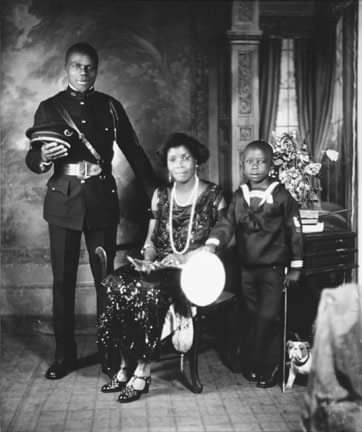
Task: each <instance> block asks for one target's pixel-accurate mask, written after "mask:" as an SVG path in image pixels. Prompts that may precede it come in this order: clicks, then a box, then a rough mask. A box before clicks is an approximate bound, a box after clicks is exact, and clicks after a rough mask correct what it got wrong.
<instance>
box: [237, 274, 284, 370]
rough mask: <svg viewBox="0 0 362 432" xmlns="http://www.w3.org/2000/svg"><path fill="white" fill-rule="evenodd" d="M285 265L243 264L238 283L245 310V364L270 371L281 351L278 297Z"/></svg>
mask: <svg viewBox="0 0 362 432" xmlns="http://www.w3.org/2000/svg"><path fill="white" fill-rule="evenodd" d="M284 277H285V274H284V267H283V266H272V267H259V268H253V269H250V268H243V269H242V273H241V287H242V293H243V297H244V302H245V308H246V312H247V318H248V319H247V321H248V332H247V337H246V345H247V347H246V353H247V355H248V359H247V365H248V367H249V368H250V369H253V370H255V371H256V372H257V373H269V372H270V371H271V369H272V368H273V367H274V366H275V365H277V364H279V362H280V354H281V325H282V323H281V317H280V314H281V299H282V293H283V283H284Z"/></svg>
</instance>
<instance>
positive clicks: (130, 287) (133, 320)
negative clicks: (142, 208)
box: [98, 133, 225, 403]
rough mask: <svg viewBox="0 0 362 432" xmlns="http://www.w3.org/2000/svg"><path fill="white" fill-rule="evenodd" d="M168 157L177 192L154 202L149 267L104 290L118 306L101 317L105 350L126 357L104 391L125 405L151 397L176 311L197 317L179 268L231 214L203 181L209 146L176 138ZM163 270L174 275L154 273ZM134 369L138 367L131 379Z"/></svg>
mask: <svg viewBox="0 0 362 432" xmlns="http://www.w3.org/2000/svg"><path fill="white" fill-rule="evenodd" d="M160 156H161V158H162V163H163V164H164V165H165V166H166V167H167V169H168V172H169V180H170V183H171V185H172V186H170V187H160V188H158V189H156V190H155V192H154V194H153V197H152V204H151V207H152V212H153V215H154V218H153V219H151V220H150V223H149V228H148V233H147V237H146V241H145V244H144V247H143V255H144V261H143V262H141V264H139V265H138V266H137V265H136V267H132V266H124V267H121V268H120V269H118V270H117V271H116V272H115V273H113V274H111V275H109V276H108V277H107V278H106V280H105V281H104V282H103V285H104V286H105V287H106V288H107V292H108V297H109V300H110V301H109V304H108V306H107V307H106V309H105V313H104V314H102V315H101V317H100V321H99V328H98V331H99V333H98V343H99V344H100V345H102V346H103V348H105V349H106V350H108V351H109V349H111V350H112V349H114V350H119V351H121V352H122V360H121V364H120V369H119V371H118V373H116V374H115V375H114V376H113V378H112V379H111V381H110V382H109V383H107V384H105V385H104V386H103V387H102V391H103V392H114V391H120V395H119V398H118V400H119V402H121V403H125V402H131V401H133V400H136V399H139V397H140V396H141V395H142V393H147V392H148V389H149V385H150V383H151V376H150V375H151V367H150V365H151V361H152V360H153V359H154V356H155V353H156V351H157V348H158V346H159V342H160V337H161V331H162V327H163V323H164V319H165V315H166V312H167V310H168V308H169V306H170V304H171V303H174V305H175V308H176V309H178V311H179V312H180V313H182V314H183V315H187V314H190V307H189V306H188V305H187V302H186V301H185V299H184V298H183V295H182V293H181V290H180V287H179V283H178V279H179V278H178V276H179V271H180V270H179V269H177V268H176V267H177V266H178V265H180V264H183V263H185V262H186V261H187V259H188V257H190V256H191V254H192V253H193V251H195V250H196V249H198V248H200V247H201V246H203V245H204V243H205V241H206V240H207V238H208V236H209V233H210V230H211V228H212V227H213V226H214V224H215V222H216V220H217V218H218V216H219V214H220V212H221V211H222V210H223V209H224V208H225V201H224V199H223V196H222V192H221V189H220V187H219V186H217V185H215V184H213V183H210V182H207V181H204V180H200V179H199V178H198V176H197V169H198V166H199V165H200V164H202V163H204V162H206V161H207V159H208V157H209V152H208V149H207V148H206V147H205V146H203V145H202V144H201V143H199V142H198V141H197V140H196V139H194V138H192V137H191V136H188V135H186V134H183V133H174V134H172V135H171V136H170V137H169V139H168V140H167V141H166V143H165V145H164V146H163V148H162V149H161V151H160ZM156 262H157V263H161V265H162V266H170V268H167V269H165V270H157V271H153V270H155V269H156V264H154V263H156ZM172 267H173V268H172ZM137 270H138V271H137ZM140 270H141V271H140ZM189 316H190V315H189ZM132 363H133V364H136V367H135V369H134V372H133V375H132V376H131V377H130V378H129V369H131V364H132ZM132 369H133V368H132Z"/></svg>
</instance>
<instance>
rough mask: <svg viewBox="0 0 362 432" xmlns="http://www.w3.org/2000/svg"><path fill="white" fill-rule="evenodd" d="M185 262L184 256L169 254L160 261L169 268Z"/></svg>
mask: <svg viewBox="0 0 362 432" xmlns="http://www.w3.org/2000/svg"><path fill="white" fill-rule="evenodd" d="M185 262H186V257H185V256H184V255H178V254H169V255H167V256H165V258H164V259H163V260H162V261H161V264H163V265H165V266H170V267H179V266H180V265H182V264H184V263H185Z"/></svg>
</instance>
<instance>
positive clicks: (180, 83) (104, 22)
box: [0, 0, 222, 316]
mask: <svg viewBox="0 0 362 432" xmlns="http://www.w3.org/2000/svg"><path fill="white" fill-rule="evenodd" d="M216 6H217V5H216ZM219 6H220V5H219ZM1 8H2V10H1V14H0V16H1V17H2V18H1V44H0V49H1V106H0V110H1V111H0V121H1V260H2V262H1V281H2V282H1V290H0V305H1V306H0V308H1V309H0V313H1V314H3V315H22V314H30V315H34V316H36V315H49V314H50V311H51V289H50V288H51V282H52V281H51V271H50V260H49V254H48V233H47V224H46V222H45V221H44V220H43V218H42V203H43V197H44V193H45V185H46V181H47V179H48V177H49V174H44V175H36V174H34V173H32V172H31V171H29V170H28V169H27V167H26V166H25V163H24V158H25V154H26V151H27V149H28V145H29V144H28V141H27V139H26V137H25V134H24V133H25V130H26V129H27V128H28V127H30V126H31V125H32V122H33V115H34V112H35V110H36V108H37V106H38V104H39V102H40V101H41V100H43V99H45V98H48V97H49V96H51V95H53V94H55V93H56V92H58V91H60V90H62V89H63V88H64V87H65V85H66V82H65V75H64V70H63V68H64V53H65V50H66V48H67V47H68V46H69V45H71V44H73V43H75V42H78V41H88V42H89V43H91V44H92V45H94V46H95V48H96V49H97V50H98V52H99V56H100V66H99V72H98V78H97V82H96V88H97V89H98V90H99V91H103V92H105V93H109V94H111V95H113V96H114V97H116V98H117V99H119V100H120V101H121V102H122V103H123V105H124V106H125V108H126V111H127V113H128V115H129V117H130V120H131V122H132V124H133V126H134V128H135V130H136V133H137V135H138V137H139V139H140V142H141V144H142V146H143V147H144V149H145V151H146V153H147V154H148V156H149V158H150V160H151V162H152V164H153V166H154V167H155V169H156V170H157V171H158V173H159V174H160V175H163V172H162V170H161V167H160V165H159V162H158V160H157V156H156V150H157V148H158V147H159V145H160V144H161V143H162V141H163V140H164V139H165V137H166V136H167V135H168V134H169V133H171V132H173V131H176V130H182V131H186V132H190V133H192V134H194V135H195V136H197V137H198V138H199V139H201V140H202V141H203V142H204V143H205V144H207V139H208V136H207V135H208V124H207V123H208V112H207V111H208V101H207V98H208V80H207V76H208V62H209V51H210V50H211V48H213V47H215V43H216V42H215V40H216V39H217V38H218V37H219V34H220V32H221V31H222V30H220V21H222V20H220V12H219V11H218V9H217V7H216V8H215V7H214V8H210V4H208V2H205V3H203V2H181V1H179V2H154V1H145V2H139V1H130V2H124V1H118V2H117V1H112V0H103V1H97V0H93V1H92V0H86V1H85V0H80V1H71V0H54V1H49V0H6V1H2V6H1ZM114 165H115V166H114V174H115V177H116V179H117V183H118V187H119V199H120V202H121V212H122V216H121V220H120V229H119V234H118V236H119V239H120V240H124V241H132V240H134V238H135V237H136V236H137V232H138V231H139V225H140V224H142V220H140V219H142V218H140V214H141V213H142V200H141V199H140V200H137V199H135V198H134V197H135V194H138V189H137V184H136V181H135V179H134V177H133V173H132V171H131V169H130V168H129V166H128V164H127V162H126V161H125V159H124V158H123V156H122V154H121V153H120V152H116V158H115V163H114ZM206 177H207V176H206ZM140 196H141V195H140ZM130 197H131V198H130ZM87 263H88V257H87V254H86V253H84V252H83V254H82V256H81V262H80V267H79V273H78V281H79V287H78V290H77V296H78V298H77V309H78V313H80V314H91V313H93V312H94V310H95V296H94V289H93V286H92V280H91V275H90V272H89V268H88V265H87Z"/></svg>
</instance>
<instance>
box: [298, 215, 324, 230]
mask: <svg viewBox="0 0 362 432" xmlns="http://www.w3.org/2000/svg"><path fill="white" fill-rule="evenodd" d="M299 212H300V219H301V222H302V231H303V233H316V232H322V231H323V230H324V222H320V221H319V212H318V210H306V209H301V210H300V211H299Z"/></svg>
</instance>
